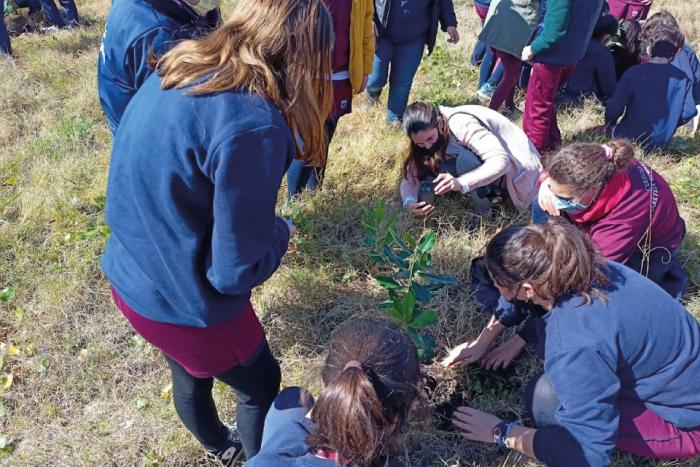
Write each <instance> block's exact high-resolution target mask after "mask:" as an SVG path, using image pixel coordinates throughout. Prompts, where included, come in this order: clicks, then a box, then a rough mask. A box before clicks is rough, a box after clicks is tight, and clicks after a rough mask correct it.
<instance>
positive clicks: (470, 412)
mask: <svg viewBox="0 0 700 467" xmlns="http://www.w3.org/2000/svg"><path fill="white" fill-rule="evenodd" d="M485 261H486V269H487V271H488V273H489V275H490V276H491V277H492V278H493V281H494V283H495V284H496V286H497V288H498V290H499V292H500V294H501V298H502V299H503V300H506V301H509V302H511V303H526V302H529V303H530V304H532V305H533V306H534V307H536V308H538V309H539V310H540V312H539V316H536V319H537V320H538V321H539V323H540V325H539V326H538V327H537V329H538V331H539V337H540V339H541V341H542V342H543V347H544V373H542V374H540V375H537V376H535V377H534V378H533V379H532V380H531V381H530V383H529V384H528V385H527V388H526V390H525V396H524V402H525V409H526V412H527V413H528V414H529V418H530V419H532V420H533V421H534V422H535V426H536V428H528V427H525V426H521V425H519V424H517V423H515V422H513V421H509V420H501V419H500V418H498V417H496V416H494V415H491V414H488V413H485V412H481V411H479V410H476V409H473V408H470V407H461V408H459V409H457V411H456V412H455V418H454V421H453V423H454V424H455V426H457V427H458V428H459V429H461V430H462V431H463V432H462V435H463V436H464V437H465V438H467V439H469V440H474V441H481V442H486V443H496V444H499V445H501V446H504V447H506V448H510V449H514V450H516V451H519V452H521V453H523V454H525V455H528V456H530V457H534V458H536V459H537V460H539V461H540V462H543V463H545V464H547V465H549V466H561V467H564V466H565V467H577V466H596V467H598V466H607V465H610V463H611V455H612V452H613V450H615V449H616V448H617V449H619V450H621V451H626V452H630V453H633V454H636V455H638V456H643V457H649V458H655V459H675V458H690V457H694V456H697V455H699V454H700V391H698V390H697V381H700V323H698V321H697V320H696V319H695V318H694V317H693V316H692V315H691V314H690V313H689V312H688V311H687V310H685V309H684V308H683V306H682V305H681V304H680V303H679V302H678V301H676V300H674V299H673V298H672V297H671V296H670V295H668V294H667V293H666V292H664V291H663V290H662V289H661V288H660V287H658V286H657V285H655V284H654V283H653V282H651V281H650V280H649V279H647V278H645V277H643V276H642V275H640V274H639V273H637V272H635V271H633V270H631V269H629V268H627V267H625V266H623V265H621V264H619V263H615V262H612V261H606V260H605V259H604V258H603V257H602V255H601V254H600V253H599V252H598V251H597V249H596V248H595V247H594V245H593V244H592V243H591V241H590V240H589V239H588V237H587V236H586V235H585V234H584V233H583V232H581V231H580V230H579V229H577V228H576V227H574V226H572V225H570V224H568V223H566V222H563V221H550V223H548V224H544V225H538V224H532V225H527V226H526V225H514V226H510V227H507V228H506V229H504V230H503V231H501V232H500V233H498V234H497V235H496V236H495V237H494V238H493V239H492V240H491V241H490V242H489V244H488V246H487V247H486V255H485ZM533 309H534V308H533ZM502 330H503V328H502V327H499V326H497V325H494V326H493V327H491V328H487V329H485V330H484V331H483V332H482V334H481V335H480V336H479V338H477V339H476V340H475V341H473V342H469V343H466V344H462V345H460V346H458V347H457V348H456V349H454V350H453V351H452V352H451V353H450V355H449V357H448V358H447V359H446V360H445V362H444V364H445V365H460V364H467V363H470V362H472V361H475V360H478V358H475V357H478V354H482V355H483V353H485V352H486V350H487V349H488V347H489V346H490V345H491V343H492V342H493V340H494V338H495V336H497V335H498V334H499V333H500V332H501V331H502Z"/></svg>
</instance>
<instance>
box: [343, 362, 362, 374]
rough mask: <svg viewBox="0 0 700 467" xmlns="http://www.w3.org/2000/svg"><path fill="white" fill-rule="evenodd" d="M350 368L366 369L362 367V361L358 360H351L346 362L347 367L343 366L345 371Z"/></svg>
mask: <svg viewBox="0 0 700 467" xmlns="http://www.w3.org/2000/svg"><path fill="white" fill-rule="evenodd" d="M348 368H357V369H359V370H360V371H364V368H362V363H360V362H358V361H357V360H350V361H349V362H347V363H346V364H345V368H343V371H345V370H347V369H348Z"/></svg>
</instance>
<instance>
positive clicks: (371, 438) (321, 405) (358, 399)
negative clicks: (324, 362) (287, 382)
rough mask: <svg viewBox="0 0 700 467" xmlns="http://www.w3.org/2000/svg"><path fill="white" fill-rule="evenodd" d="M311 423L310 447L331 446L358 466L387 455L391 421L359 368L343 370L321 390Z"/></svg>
mask: <svg viewBox="0 0 700 467" xmlns="http://www.w3.org/2000/svg"><path fill="white" fill-rule="evenodd" d="M312 420H313V421H314V423H315V424H316V430H315V433H316V434H314V435H311V436H310V437H309V439H308V440H307V442H309V444H310V445H317V446H323V445H326V446H332V447H333V449H335V450H336V451H337V452H338V454H339V456H340V457H342V458H343V459H351V460H352V462H353V464H356V465H361V466H365V465H367V466H369V465H371V464H372V461H373V460H375V459H377V458H381V457H384V456H383V454H386V453H385V452H384V450H385V447H386V445H387V444H388V442H389V439H388V438H389V437H390V434H391V433H390V430H391V424H392V421H391V420H388V419H387V417H386V414H385V413H384V408H383V407H382V403H381V402H380V400H379V397H378V396H377V392H376V391H375V389H374V387H373V386H372V382H371V381H370V378H369V376H368V375H367V373H365V371H364V370H362V369H361V368H356V367H351V368H348V369H346V370H344V371H343V372H342V373H341V375H340V376H339V377H338V378H337V379H336V380H335V381H333V382H332V383H331V384H330V385H329V386H327V387H326V388H325V389H324V390H323V392H322V393H321V396H320V397H319V399H318V401H317V402H316V405H314V410H313V412H312ZM321 433H323V434H324V435H320V434H321Z"/></svg>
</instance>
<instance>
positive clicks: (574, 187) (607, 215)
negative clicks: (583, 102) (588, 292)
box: [538, 140, 687, 297]
mask: <svg viewBox="0 0 700 467" xmlns="http://www.w3.org/2000/svg"><path fill="white" fill-rule="evenodd" d="M546 169H547V172H546V176H547V178H546V179H545V180H543V181H542V183H541V186H540V193H539V196H538V202H539V207H540V208H541V209H543V210H545V211H546V212H547V213H548V214H549V215H553V216H558V215H560V214H561V212H565V213H566V215H567V216H568V217H569V218H570V219H571V220H572V221H573V222H574V223H575V224H577V225H578V226H579V227H581V228H582V229H583V230H584V231H585V232H587V233H588V235H589V236H590V237H591V238H592V239H593V242H594V243H595V244H596V245H597V246H598V247H599V248H600V249H601V251H602V253H603V255H605V257H606V258H607V259H609V260H613V261H617V262H618V263H622V264H625V265H626V266H628V267H630V268H632V269H634V270H636V271H637V272H641V273H642V274H644V275H645V276H647V277H649V279H651V280H653V281H654V282H656V283H657V284H658V285H659V286H661V288H663V289H664V290H666V291H667V292H668V293H669V294H671V295H672V296H674V297H680V296H681V295H682V294H683V290H684V288H685V286H686V284H687V278H686V275H685V272H684V271H683V268H682V267H681V264H680V262H679V261H678V258H677V256H676V251H677V249H678V247H680V246H681V243H682V242H683V237H684V236H685V222H684V221H683V219H682V218H681V217H680V214H679V213H678V206H677V205H676V199H675V198H674V196H673V193H672V192H671V188H670V187H669V186H668V183H666V180H664V179H663V178H662V177H661V175H659V174H658V173H656V172H655V171H653V170H652V169H651V168H650V167H649V166H647V165H646V164H645V163H643V162H641V161H638V160H635V159H634V149H633V147H632V145H631V144H630V143H629V142H628V141H626V140H613V141H610V142H609V143H608V144H605V145H598V144H573V145H570V146H568V147H566V148H564V149H562V150H561V151H559V152H557V153H555V154H553V155H552V156H550V157H549V160H548V163H547V166H546ZM542 178H544V177H541V178H540V179H541V180H542Z"/></svg>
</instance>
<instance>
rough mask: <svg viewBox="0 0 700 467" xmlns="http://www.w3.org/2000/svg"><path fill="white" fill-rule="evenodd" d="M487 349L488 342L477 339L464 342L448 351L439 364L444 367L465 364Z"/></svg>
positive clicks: (479, 356) (476, 358) (478, 357)
mask: <svg viewBox="0 0 700 467" xmlns="http://www.w3.org/2000/svg"><path fill="white" fill-rule="evenodd" d="M487 350H488V344H484V343H482V342H480V341H479V340H478V339H476V340H473V341H471V342H465V343H464V344H462V345H458V346H457V347H455V348H454V349H452V350H450V353H449V354H448V355H447V357H445V359H444V360H443V361H442V362H440V364H441V365H442V366H446V367H451V366H467V365H469V364H470V363H474V362H476V361H477V360H479V359H480V358H481V357H483V356H484V354H485V353H486V351H487Z"/></svg>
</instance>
